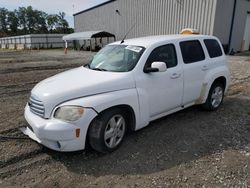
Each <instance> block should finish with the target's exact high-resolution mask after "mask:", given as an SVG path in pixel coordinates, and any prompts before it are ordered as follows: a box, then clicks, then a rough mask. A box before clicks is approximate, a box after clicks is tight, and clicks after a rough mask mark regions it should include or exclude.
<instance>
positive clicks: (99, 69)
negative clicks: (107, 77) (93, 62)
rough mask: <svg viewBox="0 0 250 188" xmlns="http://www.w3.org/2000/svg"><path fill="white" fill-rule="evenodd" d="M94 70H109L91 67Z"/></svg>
mask: <svg viewBox="0 0 250 188" xmlns="http://www.w3.org/2000/svg"><path fill="white" fill-rule="evenodd" d="M90 69H92V70H97V71H108V70H107V69H101V68H90Z"/></svg>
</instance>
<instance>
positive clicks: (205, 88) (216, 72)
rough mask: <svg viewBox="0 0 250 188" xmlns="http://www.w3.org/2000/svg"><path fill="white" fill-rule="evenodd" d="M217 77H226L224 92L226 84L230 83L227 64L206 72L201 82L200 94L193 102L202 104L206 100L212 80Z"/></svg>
mask: <svg viewBox="0 0 250 188" xmlns="http://www.w3.org/2000/svg"><path fill="white" fill-rule="evenodd" d="M219 77H225V78H226V88H225V92H227V90H228V86H229V84H230V73H229V69H228V67H227V66H221V67H218V68H216V69H213V70H211V71H210V72H208V73H207V75H206V77H205V79H204V82H203V84H202V88H201V94H200V97H199V99H198V100H197V101H196V102H195V104H203V103H205V102H206V100H207V97H208V94H209V90H210V88H211V86H212V84H213V83H214V81H215V80H216V79H217V78H219Z"/></svg>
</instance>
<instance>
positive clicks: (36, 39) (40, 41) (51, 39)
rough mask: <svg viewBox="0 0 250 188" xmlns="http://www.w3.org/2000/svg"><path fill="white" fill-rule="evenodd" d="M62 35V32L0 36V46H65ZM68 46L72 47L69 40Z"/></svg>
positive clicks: (16, 47)
mask: <svg viewBox="0 0 250 188" xmlns="http://www.w3.org/2000/svg"><path fill="white" fill-rule="evenodd" d="M63 36H64V34H32V35H22V36H14V37H5V38H0V46H1V48H9V49H34V48H37V49H38V48H39V49H41V48H63V47H64V46H65V42H64V41H63V40H62V37H63ZM68 46H69V47H72V46H73V43H72V42H69V43H68Z"/></svg>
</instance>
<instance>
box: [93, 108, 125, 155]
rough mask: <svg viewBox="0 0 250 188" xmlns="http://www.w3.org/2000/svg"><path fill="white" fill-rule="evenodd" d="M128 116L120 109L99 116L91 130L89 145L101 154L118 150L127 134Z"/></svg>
mask: <svg viewBox="0 0 250 188" xmlns="http://www.w3.org/2000/svg"><path fill="white" fill-rule="evenodd" d="M126 123H127V122H126V116H125V114H124V112H122V111H121V110H120V109H111V110H108V111H106V112H104V113H103V114H101V115H100V116H98V117H97V118H96V119H95V120H94V121H93V122H92V123H91V126H90V129H89V143H90V145H91V147H92V148H93V149H95V150H97V151H99V152H102V153H107V152H112V151H114V150H116V149H117V148H118V147H119V146H120V144H121V143H122V141H123V138H124V136H125V132H126Z"/></svg>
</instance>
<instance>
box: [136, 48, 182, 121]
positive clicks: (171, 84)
mask: <svg viewBox="0 0 250 188" xmlns="http://www.w3.org/2000/svg"><path fill="white" fill-rule="evenodd" d="M153 62H165V63H166V66H167V71H165V72H151V73H143V75H142V77H141V79H140V80H137V88H138V93H139V102H140V108H148V110H147V111H148V113H149V116H150V120H152V119H154V117H156V116H157V115H161V114H163V113H166V112H168V111H171V110H173V109H176V108H177V107H180V106H181V104H182V97H183V70H182V66H181V65H179V64H178V59H177V55H176V49H175V45H174V44H167V45H163V46H159V47H157V48H155V49H154V50H153V51H152V52H151V54H150V55H149V57H148V59H147V62H146V64H145V67H144V68H146V67H151V64H152V63H153ZM140 95H141V96H140ZM143 110H145V109H143Z"/></svg>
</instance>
